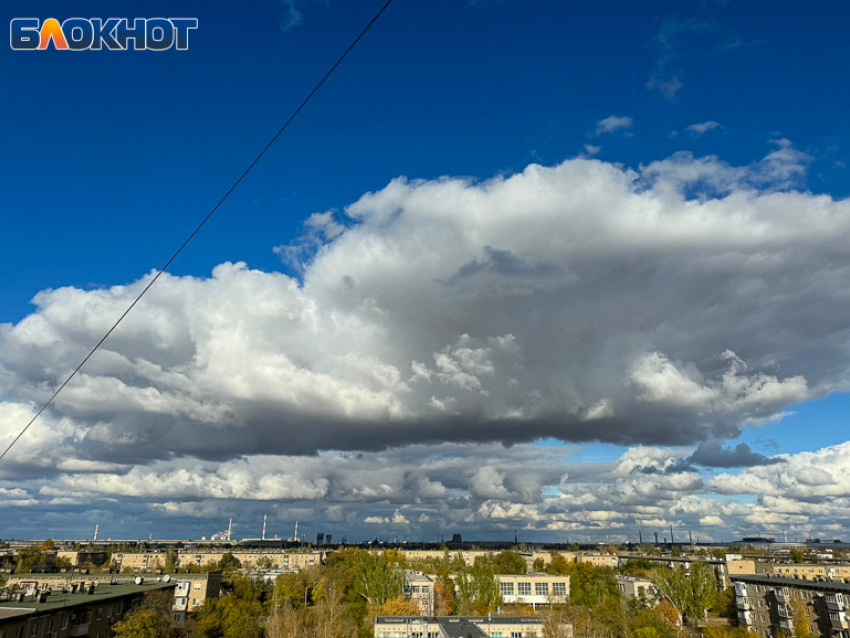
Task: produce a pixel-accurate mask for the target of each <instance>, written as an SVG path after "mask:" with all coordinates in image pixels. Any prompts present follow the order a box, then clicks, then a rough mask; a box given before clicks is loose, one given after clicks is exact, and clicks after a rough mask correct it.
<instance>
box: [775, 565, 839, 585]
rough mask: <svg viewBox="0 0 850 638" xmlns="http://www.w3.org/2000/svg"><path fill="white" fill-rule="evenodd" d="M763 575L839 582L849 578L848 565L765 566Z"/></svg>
mask: <svg viewBox="0 0 850 638" xmlns="http://www.w3.org/2000/svg"><path fill="white" fill-rule="evenodd" d="M765 573H766V574H770V575H773V576H789V577H791V578H801V579H803V580H818V579H824V578H826V579H827V580H841V581H843V580H844V579H846V578H850V565H833V564H821V563H805V564H801V563H796V564H782V563H778V564H773V563H767V564H766V565H765Z"/></svg>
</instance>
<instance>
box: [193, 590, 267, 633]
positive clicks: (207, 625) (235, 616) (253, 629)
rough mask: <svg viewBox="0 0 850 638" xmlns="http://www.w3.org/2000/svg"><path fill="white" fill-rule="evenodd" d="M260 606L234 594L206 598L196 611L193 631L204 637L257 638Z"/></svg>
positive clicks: (259, 628) (260, 630)
mask: <svg viewBox="0 0 850 638" xmlns="http://www.w3.org/2000/svg"><path fill="white" fill-rule="evenodd" d="M261 615H262V606H261V605H260V603H259V602H256V601H253V602H252V601H247V600H242V599H240V598H237V597H236V596H223V597H222V598H212V599H210V600H207V601H206V602H205V603H204V604H203V605H201V606H200V607H199V608H198V610H197V611H196V619H195V620H196V621H195V623H193V625H194V627H193V630H194V631H193V633H195V634H197V635H199V636H203V637H204V638H259V636H260V635H261V633H262V628H261V627H260V617H261Z"/></svg>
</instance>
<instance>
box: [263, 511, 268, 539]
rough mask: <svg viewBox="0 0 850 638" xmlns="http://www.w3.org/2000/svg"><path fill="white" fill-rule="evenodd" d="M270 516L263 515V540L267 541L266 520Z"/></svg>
mask: <svg viewBox="0 0 850 638" xmlns="http://www.w3.org/2000/svg"><path fill="white" fill-rule="evenodd" d="M268 516H269V515H268V514H263V540H266V519H267V518H268Z"/></svg>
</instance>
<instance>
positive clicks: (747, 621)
mask: <svg viewBox="0 0 850 638" xmlns="http://www.w3.org/2000/svg"><path fill="white" fill-rule="evenodd" d="M738 622H740V623H741V624H742V625H751V624H752V623H753V616H752V614H751V613H750V612H748V611H742V612H738Z"/></svg>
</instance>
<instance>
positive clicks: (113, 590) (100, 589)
mask: <svg viewBox="0 0 850 638" xmlns="http://www.w3.org/2000/svg"><path fill="white" fill-rule="evenodd" d="M175 585H176V583H174V582H171V583H161V582H160V583H157V582H153V583H144V584H142V585H136V584H135V583H126V584H125V583H122V584H119V585H109V584H106V583H100V584H99V585H98V586H97V587H95V589H94V593H93V594H87V593H79V592H78V593H75V594H72V593H66V592H62V591H61V590H59V591H57V590H55V589H54V590H53V592H52V593H51V594H50V596H48V597H47V600H46V601H45V602H43V603H40V602H38V600H37V599H36V600H33V597H32V596H27V597H26V598H25V599H24V601H23V602H18V601H17V599H15V600H11V601H9V602H4V603H0V614H4V613H7V612H9V611H17V612H19V613H18V614H12V615H23V614H26V613H32V612H43V611H52V610H54V609H61V608H63V607H74V606H77V605H92V604H97V603H99V602H103V601H107V600H111V599H114V598H122V597H124V596H131V595H133V594H141V593H145V592H148V591H155V590H159V589H168V588H171V587H174V586H175ZM3 617H6V618H8V617H10V616H9V615H0V618H3Z"/></svg>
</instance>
